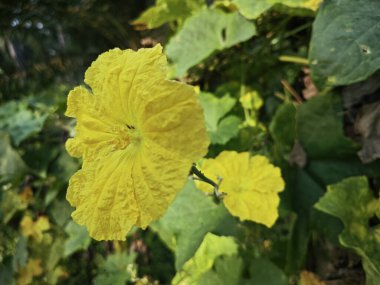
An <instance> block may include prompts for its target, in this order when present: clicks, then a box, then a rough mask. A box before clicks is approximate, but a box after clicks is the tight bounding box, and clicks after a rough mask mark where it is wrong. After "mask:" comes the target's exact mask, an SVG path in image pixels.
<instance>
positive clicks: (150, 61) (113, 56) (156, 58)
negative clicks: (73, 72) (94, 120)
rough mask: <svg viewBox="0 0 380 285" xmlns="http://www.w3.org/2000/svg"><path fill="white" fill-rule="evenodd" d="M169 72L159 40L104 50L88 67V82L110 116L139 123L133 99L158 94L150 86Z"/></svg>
mask: <svg viewBox="0 0 380 285" xmlns="http://www.w3.org/2000/svg"><path fill="white" fill-rule="evenodd" d="M166 75H167V60H166V57H165V55H163V54H162V46H161V45H159V44H158V45H156V46H155V47H154V48H150V49H139V50H138V51H137V52H135V51H133V50H123V51H122V50H120V49H113V50H110V51H108V52H105V53H103V54H101V55H100V56H99V57H98V58H97V59H96V60H95V61H94V62H93V63H92V65H91V66H90V67H89V68H88V69H87V71H86V74H85V82H86V83H87V84H88V85H89V86H90V87H91V89H92V91H93V93H94V94H96V96H99V98H100V100H102V105H103V106H104V108H105V111H106V112H107V113H108V115H109V116H111V117H113V118H114V119H115V120H121V121H120V122H122V123H128V124H135V123H136V120H135V116H134V111H135V109H134V108H131V106H133V105H135V104H133V101H134V100H137V101H141V99H143V100H142V101H144V100H145V98H144V97H145V96H148V97H151V96H155V94H154V93H152V92H151V91H150V86H153V85H155V84H157V81H162V80H163V79H164V78H165V77H166ZM123 119H124V120H123Z"/></svg>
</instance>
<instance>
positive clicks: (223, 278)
mask: <svg viewBox="0 0 380 285" xmlns="http://www.w3.org/2000/svg"><path fill="white" fill-rule="evenodd" d="M242 270H243V260H242V259H241V258H240V257H238V256H237V255H232V256H220V257H218V258H217V259H216V260H215V263H214V266H213V270H210V271H207V272H206V273H204V274H203V275H202V276H201V278H200V280H199V285H214V284H218V285H239V284H241V282H240V276H241V273H242Z"/></svg>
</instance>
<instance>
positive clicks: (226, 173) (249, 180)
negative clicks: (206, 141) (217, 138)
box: [196, 151, 285, 227]
mask: <svg viewBox="0 0 380 285" xmlns="http://www.w3.org/2000/svg"><path fill="white" fill-rule="evenodd" d="M201 170H202V171H203V172H204V174H205V175H206V176H207V177H209V178H211V179H213V180H214V181H217V179H216V178H217V177H218V176H219V177H222V179H223V180H222V182H221V184H220V187H219V191H220V192H223V193H226V194H227V195H226V196H225V197H224V198H223V202H224V204H225V205H226V208H227V209H228V210H229V211H230V213H231V214H232V215H234V216H237V217H239V218H240V219H241V220H251V221H255V222H257V223H261V224H264V225H266V226H268V227H271V226H272V225H273V224H274V222H275V221H276V219H277V217H278V210H277V208H278V205H279V202H280V198H279V196H278V192H280V191H282V190H283V189H284V187H285V184H284V181H283V179H282V178H281V171H280V169H279V168H278V167H275V166H273V165H272V164H270V162H269V160H268V159H267V158H266V157H264V156H261V155H256V156H253V157H250V154H249V153H248V152H242V153H237V152H235V151H223V152H222V153H220V154H219V155H218V157H216V158H215V159H207V160H205V161H204V162H203V163H202V164H201ZM196 185H197V187H198V188H199V189H200V190H202V191H205V192H211V191H212V190H213V188H212V187H211V186H209V185H208V184H206V183H204V182H200V181H197V182H196Z"/></svg>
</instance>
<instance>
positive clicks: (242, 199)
mask: <svg viewBox="0 0 380 285" xmlns="http://www.w3.org/2000/svg"><path fill="white" fill-rule="evenodd" d="M223 201H224V204H225V205H226V207H227V209H228V210H229V211H230V213H231V214H232V215H234V216H236V217H239V219H240V220H243V221H244V220H250V221H255V222H256V223H260V224H263V225H266V226H267V227H272V226H273V224H274V223H275V221H276V220H277V218H278V210H277V208H278V205H279V203H280V198H279V197H278V195H275V194H270V193H260V192H254V191H252V192H245V193H242V194H241V195H239V196H235V195H226V196H225V198H224V200H223Z"/></svg>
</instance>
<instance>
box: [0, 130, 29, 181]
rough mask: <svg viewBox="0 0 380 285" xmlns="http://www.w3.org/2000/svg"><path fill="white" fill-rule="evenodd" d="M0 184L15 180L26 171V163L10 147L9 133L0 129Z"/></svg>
mask: <svg viewBox="0 0 380 285" xmlns="http://www.w3.org/2000/svg"><path fill="white" fill-rule="evenodd" d="M0 157H1V160H0V184H3V183H9V182H17V181H18V180H20V179H21V178H22V176H23V175H24V173H25V172H26V169H27V167H26V165H25V163H24V161H23V160H22V159H21V157H20V156H19V154H18V153H17V152H16V151H15V150H14V149H13V148H12V146H11V142H10V139H9V135H8V134H7V133H4V132H1V131H0Z"/></svg>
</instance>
